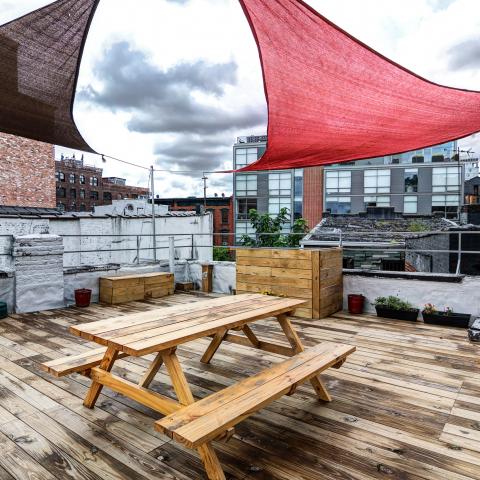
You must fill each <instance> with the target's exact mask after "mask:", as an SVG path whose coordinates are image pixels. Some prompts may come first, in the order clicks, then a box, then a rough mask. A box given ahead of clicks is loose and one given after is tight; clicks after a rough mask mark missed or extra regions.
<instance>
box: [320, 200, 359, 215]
mask: <svg viewBox="0 0 480 480" xmlns="http://www.w3.org/2000/svg"><path fill="white" fill-rule="evenodd" d="M325 208H326V211H327V212H330V213H340V214H344V213H350V212H351V208H352V201H351V198H350V197H327V201H326V205H325Z"/></svg>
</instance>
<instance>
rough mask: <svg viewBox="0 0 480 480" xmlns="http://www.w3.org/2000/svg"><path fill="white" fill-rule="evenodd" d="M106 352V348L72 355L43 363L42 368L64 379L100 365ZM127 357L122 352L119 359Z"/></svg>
mask: <svg viewBox="0 0 480 480" xmlns="http://www.w3.org/2000/svg"><path fill="white" fill-rule="evenodd" d="M106 351H107V349H106V348H105V347H101V348H94V349H92V350H89V351H88V352H83V353H80V354H78V355H70V356H68V357H62V358H57V359H55V360H51V361H49V362H46V363H43V364H42V365H41V368H42V369H43V370H45V371H46V372H48V373H50V374H51V375H53V376H55V377H64V376H65V375H69V374H70V373H76V372H85V371H86V370H90V369H91V368H93V367H97V366H98V365H100V363H101V362H102V359H103V356H104V355H105V352H106ZM126 356H127V355H126V354H124V353H121V352H120V354H119V355H118V358H122V357H126Z"/></svg>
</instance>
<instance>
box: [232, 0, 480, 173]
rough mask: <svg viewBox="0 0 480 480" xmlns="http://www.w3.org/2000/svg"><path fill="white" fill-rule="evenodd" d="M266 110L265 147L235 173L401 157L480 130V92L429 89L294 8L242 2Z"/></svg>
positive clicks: (278, 1) (260, 0) (279, 0)
mask: <svg viewBox="0 0 480 480" xmlns="http://www.w3.org/2000/svg"><path fill="white" fill-rule="evenodd" d="M240 2H241V4H242V7H243V9H244V12H245V14H246V16H247V18H248V20H249V22H250V26H251V28H252V31H253V34H254V36H255V39H256V42H257V45H258V49H259V52H260V59H261V64H262V69H263V76H264V84H265V92H266V97H267V103H268V148H267V151H266V153H265V154H264V155H263V157H262V158H261V159H260V160H258V161H257V162H255V163H253V164H251V165H249V166H247V167H245V168H244V169H242V170H269V169H270V170H274V169H283V168H295V167H308V166H314V165H322V164H328V163H333V162H346V161H350V160H358V159H361V158H372V157H379V156H383V155H390V154H394V153H401V152H406V151H409V150H415V149H419V148H423V147H427V146H431V145H435V144H440V143H444V142H446V141H450V140H454V139H457V138H461V137H465V136H467V135H470V134H472V133H475V132H477V131H479V130H480V94H479V93H480V92H473V91H468V90H460V89H454V88H449V87H444V86H440V85H437V84H434V83H432V82H429V81H427V80H425V79H423V78H421V77H419V76H417V75H415V74H414V73H412V72H410V71H408V70H406V69H405V68H403V67H401V66H400V65H398V64H395V63H394V62H392V61H390V60H388V59H387V58H385V57H383V56H382V55H380V54H378V53H377V52H375V51H374V50H372V49H370V48H369V47H368V46H366V45H364V44H363V43H361V42H360V41H358V40H356V39H355V38H353V37H352V36H350V35H349V34H347V33H346V32H344V31H343V30H341V29H340V28H338V27H337V26H336V25H334V24H332V23H331V22H330V21H328V20H327V19H325V18H324V17H322V16H321V15H319V14H318V13H317V12H316V11H315V10H313V9H312V8H310V7H309V6H308V5H306V4H305V3H303V2H302V1H300V0H240Z"/></svg>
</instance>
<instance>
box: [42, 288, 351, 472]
mask: <svg viewBox="0 0 480 480" xmlns="http://www.w3.org/2000/svg"><path fill="white" fill-rule="evenodd" d="M303 303H304V301H303V300H298V299H291V298H280V297H273V296H267V295H259V294H243V295H236V296H229V297H221V298H216V299H209V300H205V301H200V302H195V303H191V304H183V305H176V306H172V307H165V308H161V309H156V310H150V311H146V312H141V313H135V314H131V315H124V316H118V317H114V318H109V319H105V320H99V321H96V322H91V323H86V324H81V325H75V326H72V327H70V331H71V333H73V334H75V335H78V336H80V337H82V338H85V339H87V340H91V341H93V342H96V343H98V344H100V345H103V347H102V348H97V349H94V350H90V351H88V352H86V353H83V354H80V355H72V356H68V357H65V358H61V359H55V360H52V361H50V362H47V363H45V364H43V368H44V369H45V370H47V371H48V372H50V373H51V374H53V375H55V376H58V377H60V376H64V375H68V374H71V373H76V372H77V373H81V374H83V375H85V376H87V377H89V378H91V380H92V383H91V386H90V388H89V390H88V392H87V395H86V397H85V400H84V405H85V406H86V407H88V408H93V407H94V406H95V403H96V401H97V399H98V396H99V395H100V392H101V390H102V388H103V387H104V386H106V387H108V388H110V389H112V390H114V391H116V392H118V393H121V394H123V395H126V396H128V397H129V398H131V399H133V400H136V401H138V402H139V403H141V404H143V405H146V406H148V407H150V408H152V409H154V410H156V411H158V412H160V413H162V414H164V415H166V416H165V417H164V418H162V419H161V420H159V421H157V422H156V424H155V428H156V429H158V430H159V431H161V432H163V433H165V434H167V435H168V436H170V437H171V438H173V439H175V440H176V441H178V442H181V443H182V444H184V445H185V446H187V447H189V448H192V449H197V450H198V452H199V454H200V457H201V459H202V461H203V463H204V466H205V470H206V472H207V475H208V478H209V479H211V480H224V479H225V475H224V473H223V469H222V467H221V465H220V462H219V460H218V458H217V455H216V453H215V451H214V449H213V447H212V445H211V442H212V441H213V440H220V439H228V438H229V437H230V436H231V435H232V434H233V427H234V426H235V425H236V424H238V423H239V422H240V421H242V420H243V419H245V418H247V417H248V416H249V415H251V414H253V413H255V412H256V411H258V410H260V409H261V408H263V407H265V406H266V405H268V404H269V403H271V402H272V401H274V400H275V399H277V398H279V397H281V396H282V395H285V394H286V395H291V394H293V393H294V391H295V389H296V387H297V386H298V385H300V384H302V383H304V382H306V381H310V383H311V384H312V386H313V388H314V389H315V392H316V394H317V396H318V398H319V399H320V400H323V401H330V400H331V397H330V394H329V393H328V391H327V389H326V388H325V385H324V384H323V383H322V381H321V379H320V377H319V373H321V372H323V371H324V370H326V369H327V368H329V367H336V368H338V367H340V366H341V365H342V364H343V362H344V361H345V359H346V358H347V356H348V355H350V354H351V353H353V352H354V351H355V347H353V346H350V345H343V344H336V343H330V342H324V343H321V344H319V345H317V346H315V347H313V348H309V349H308V350H305V349H304V347H303V344H302V342H301V340H300V338H299V337H298V335H297V333H296V331H295V329H294V328H293V326H292V324H291V322H290V320H289V318H288V316H289V315H292V314H293V312H294V311H295V308H296V307H298V306H299V305H302V304H303ZM269 317H275V318H276V319H277V321H278V323H279V324H280V326H281V328H282V330H283V332H284V334H285V336H286V339H287V340H288V343H289V345H290V346H285V345H280V344H277V343H272V342H267V341H264V340H260V339H259V338H258V337H257V336H256V335H255V333H254V332H253V330H252V329H251V328H250V326H249V324H250V323H254V322H256V321H258V320H261V319H265V318H269ZM232 330H233V331H237V332H242V333H243V335H241V334H239V333H229V332H230V331H232ZM208 336H211V337H212V340H211V342H210V344H209V346H208V348H207V350H206V351H205V353H204V355H203V356H202V358H201V361H202V362H204V363H208V362H210V361H211V360H212V358H213V356H214V355H215V352H216V351H217V349H218V348H219V346H220V345H221V343H222V342H223V341H229V342H234V343H238V344H241V345H249V346H252V347H254V348H258V349H261V350H264V351H267V352H274V353H279V354H282V355H285V356H288V357H290V358H288V359H287V360H285V361H283V362H280V363H278V364H275V365H274V366H272V367H271V368H268V369H266V370H264V371H262V372H260V373H258V374H256V375H254V376H253V377H249V378H246V379H244V380H242V381H240V382H238V383H236V384H234V385H231V386H230V387H228V388H225V389H223V390H220V391H219V392H217V393H214V394H212V395H209V396H207V397H206V398H204V399H202V400H198V401H195V399H194V397H193V395H192V392H191V390H190V387H189V385H188V382H187V379H186V377H185V374H184V372H183V370H182V367H181V365H180V362H179V360H178V357H177V355H176V348H177V346H178V345H181V344H184V343H186V342H189V341H192V340H195V339H198V338H204V337H208ZM152 353H153V354H155V358H154V360H153V361H152V362H151V364H150V366H149V368H148V369H147V370H146V372H145V373H144V375H143V377H142V378H141V379H140V381H139V382H138V384H135V383H133V382H130V381H128V380H125V379H124V378H121V377H119V376H117V375H115V374H114V373H112V372H111V370H112V367H113V366H114V364H115V361H116V360H117V359H119V358H123V357H126V356H135V357H140V356H145V355H148V354H152ZM162 365H165V367H166V370H167V372H168V374H169V376H170V379H171V381H172V385H173V388H174V390H175V393H176V396H177V400H174V399H172V398H170V397H167V396H165V395H162V394H160V393H158V392H154V391H152V390H149V389H148V387H149V385H150V383H151V382H152V380H153V379H154V377H155V375H156V373H157V372H158V370H159V368H160V367H161V366H162Z"/></svg>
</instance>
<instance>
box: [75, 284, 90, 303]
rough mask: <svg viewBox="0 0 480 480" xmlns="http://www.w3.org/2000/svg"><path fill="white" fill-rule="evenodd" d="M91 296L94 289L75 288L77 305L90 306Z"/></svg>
mask: <svg viewBox="0 0 480 480" xmlns="http://www.w3.org/2000/svg"><path fill="white" fill-rule="evenodd" d="M91 298H92V291H91V290H90V289H89V288H79V289H78V290H75V305H76V306H77V307H88V306H89V305H90V299H91Z"/></svg>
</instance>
